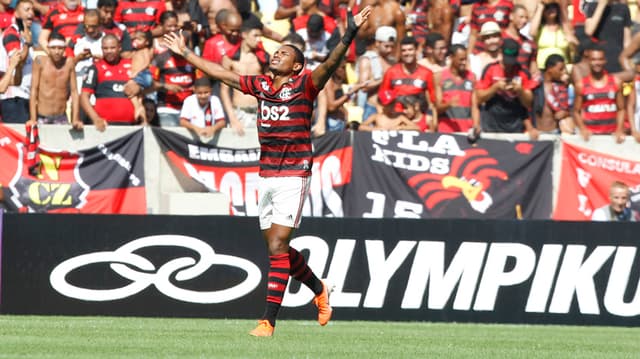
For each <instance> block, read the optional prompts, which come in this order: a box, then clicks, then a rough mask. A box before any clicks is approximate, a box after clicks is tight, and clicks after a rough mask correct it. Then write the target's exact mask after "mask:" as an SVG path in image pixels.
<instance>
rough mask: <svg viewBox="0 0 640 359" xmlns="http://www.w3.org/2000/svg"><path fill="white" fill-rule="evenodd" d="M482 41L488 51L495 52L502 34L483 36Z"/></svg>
mask: <svg viewBox="0 0 640 359" xmlns="http://www.w3.org/2000/svg"><path fill="white" fill-rule="evenodd" d="M483 41H484V46H485V48H486V49H487V51H488V52H496V51H498V50H499V49H500V45H501V42H502V35H500V33H495V34H491V35H487V36H485V37H484V38H483Z"/></svg>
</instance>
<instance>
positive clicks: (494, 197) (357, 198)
mask: <svg viewBox="0 0 640 359" xmlns="http://www.w3.org/2000/svg"><path fill="white" fill-rule="evenodd" d="M154 134H155V136H156V138H157V139H158V142H159V143H160V144H161V146H162V148H163V151H164V153H165V155H166V157H167V158H168V159H169V162H170V163H171V164H172V166H174V168H176V169H177V170H178V171H177V172H179V173H181V174H182V177H183V178H182V179H183V180H184V179H186V180H190V181H192V182H197V183H200V184H201V185H202V187H203V189H205V190H210V191H220V192H222V193H225V194H227V195H228V196H229V198H230V199H231V213H232V214H236V215H248V216H257V215H258V213H257V191H256V189H257V179H258V161H259V153H260V151H259V149H258V148H252V149H227V148H218V147H215V146H211V145H207V144H203V143H198V142H195V141H192V140H190V139H187V138H185V137H183V136H180V135H178V134H175V133H172V132H169V131H166V130H162V129H155V128H154ZM313 146H314V163H313V176H312V179H311V181H312V182H311V189H310V194H309V196H308V197H307V200H306V202H305V206H304V210H303V215H304V216H313V217H360V218H494V219H498V218H502V219H511V218H523V219H548V218H549V217H550V215H551V200H552V197H551V196H552V191H551V190H550V189H551V188H552V187H551V186H552V181H551V159H552V153H553V145H552V143H551V142H545V141H540V142H529V141H519V142H507V141H496V140H488V139H482V140H481V141H480V142H479V143H478V145H477V146H472V145H470V144H469V143H468V142H467V140H466V137H465V136H461V135H448V134H429V133H419V132H414V131H404V132H396V131H389V132H387V131H375V132H372V133H364V132H340V133H328V134H326V135H325V136H322V137H320V138H317V139H314V140H313Z"/></svg>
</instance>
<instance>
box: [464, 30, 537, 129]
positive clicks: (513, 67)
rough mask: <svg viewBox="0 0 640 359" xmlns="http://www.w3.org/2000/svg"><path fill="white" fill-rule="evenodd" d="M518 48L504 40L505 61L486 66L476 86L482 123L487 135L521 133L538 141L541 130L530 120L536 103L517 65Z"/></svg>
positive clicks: (522, 71) (531, 88) (503, 56)
mask: <svg viewBox="0 0 640 359" xmlns="http://www.w3.org/2000/svg"><path fill="white" fill-rule="evenodd" d="M518 50H519V45H518V42H516V41H515V40H513V39H509V38H507V39H504V41H503V43H502V60H501V61H499V62H496V63H493V64H490V65H489V66H487V68H486V69H485V70H484V73H483V76H482V78H481V79H480V81H478V84H477V86H476V96H477V98H478V104H480V105H481V108H480V122H481V125H482V130H483V131H484V132H502V133H522V132H524V131H525V130H526V131H527V132H528V133H529V136H530V137H531V138H532V139H537V138H538V130H536V129H535V127H533V125H532V122H531V119H530V118H529V108H530V107H531V105H532V103H533V92H532V90H533V88H534V87H535V86H536V84H535V83H534V82H533V81H531V78H530V77H529V74H528V72H527V71H525V70H524V69H522V67H521V66H520V64H519V63H518Z"/></svg>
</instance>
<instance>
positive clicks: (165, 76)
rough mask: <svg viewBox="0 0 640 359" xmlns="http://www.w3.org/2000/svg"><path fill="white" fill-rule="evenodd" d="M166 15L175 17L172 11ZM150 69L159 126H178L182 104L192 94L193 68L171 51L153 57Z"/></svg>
mask: <svg viewBox="0 0 640 359" xmlns="http://www.w3.org/2000/svg"><path fill="white" fill-rule="evenodd" d="M167 13H172V14H174V15H175V13H174V12H173V11H167ZM176 20H177V15H176ZM168 33H169V32H168ZM151 68H152V69H153V70H152V74H153V80H154V86H155V88H156V89H157V93H158V118H159V119H160V126H162V127H168V126H179V125H180V109H181V108H182V103H183V102H184V100H185V99H186V98H187V97H189V96H190V95H191V94H193V90H192V89H191V87H192V86H193V81H194V80H195V77H196V74H195V68H194V67H193V66H191V64H189V62H187V60H185V59H184V57H182V56H180V55H178V54H174V53H173V52H171V51H165V52H162V53H160V54H157V55H155V57H154V58H153V60H152V61H151Z"/></svg>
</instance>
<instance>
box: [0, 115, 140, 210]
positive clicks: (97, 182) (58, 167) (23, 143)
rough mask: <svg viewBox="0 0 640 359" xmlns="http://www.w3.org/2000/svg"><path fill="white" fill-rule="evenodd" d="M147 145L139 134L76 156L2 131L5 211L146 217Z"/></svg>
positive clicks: (3, 128) (0, 172)
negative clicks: (141, 215)
mask: <svg viewBox="0 0 640 359" xmlns="http://www.w3.org/2000/svg"><path fill="white" fill-rule="evenodd" d="M33 130H36V131H37V127H36V128H34V129H33ZM33 130H32V131H33ZM30 137H31V138H32V139H33V136H30ZM143 143H144V141H143V133H142V130H139V131H135V132H133V133H131V134H129V135H127V136H123V137H121V138H119V139H117V140H114V141H111V142H108V143H104V144H99V145H98V146H95V147H92V148H89V149H84V150H81V151H77V152H70V151H64V150H52V149H47V148H43V147H40V146H38V145H37V141H35V142H34V141H29V138H25V137H24V136H22V135H20V134H19V133H17V132H16V131H13V130H12V129H10V128H8V127H6V126H3V125H0V185H2V191H3V194H4V196H3V197H4V200H3V206H4V207H6V209H7V210H9V211H18V212H41V213H44V212H46V213H101V214H145V213H147V204H146V195H145V183H144V148H143Z"/></svg>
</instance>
